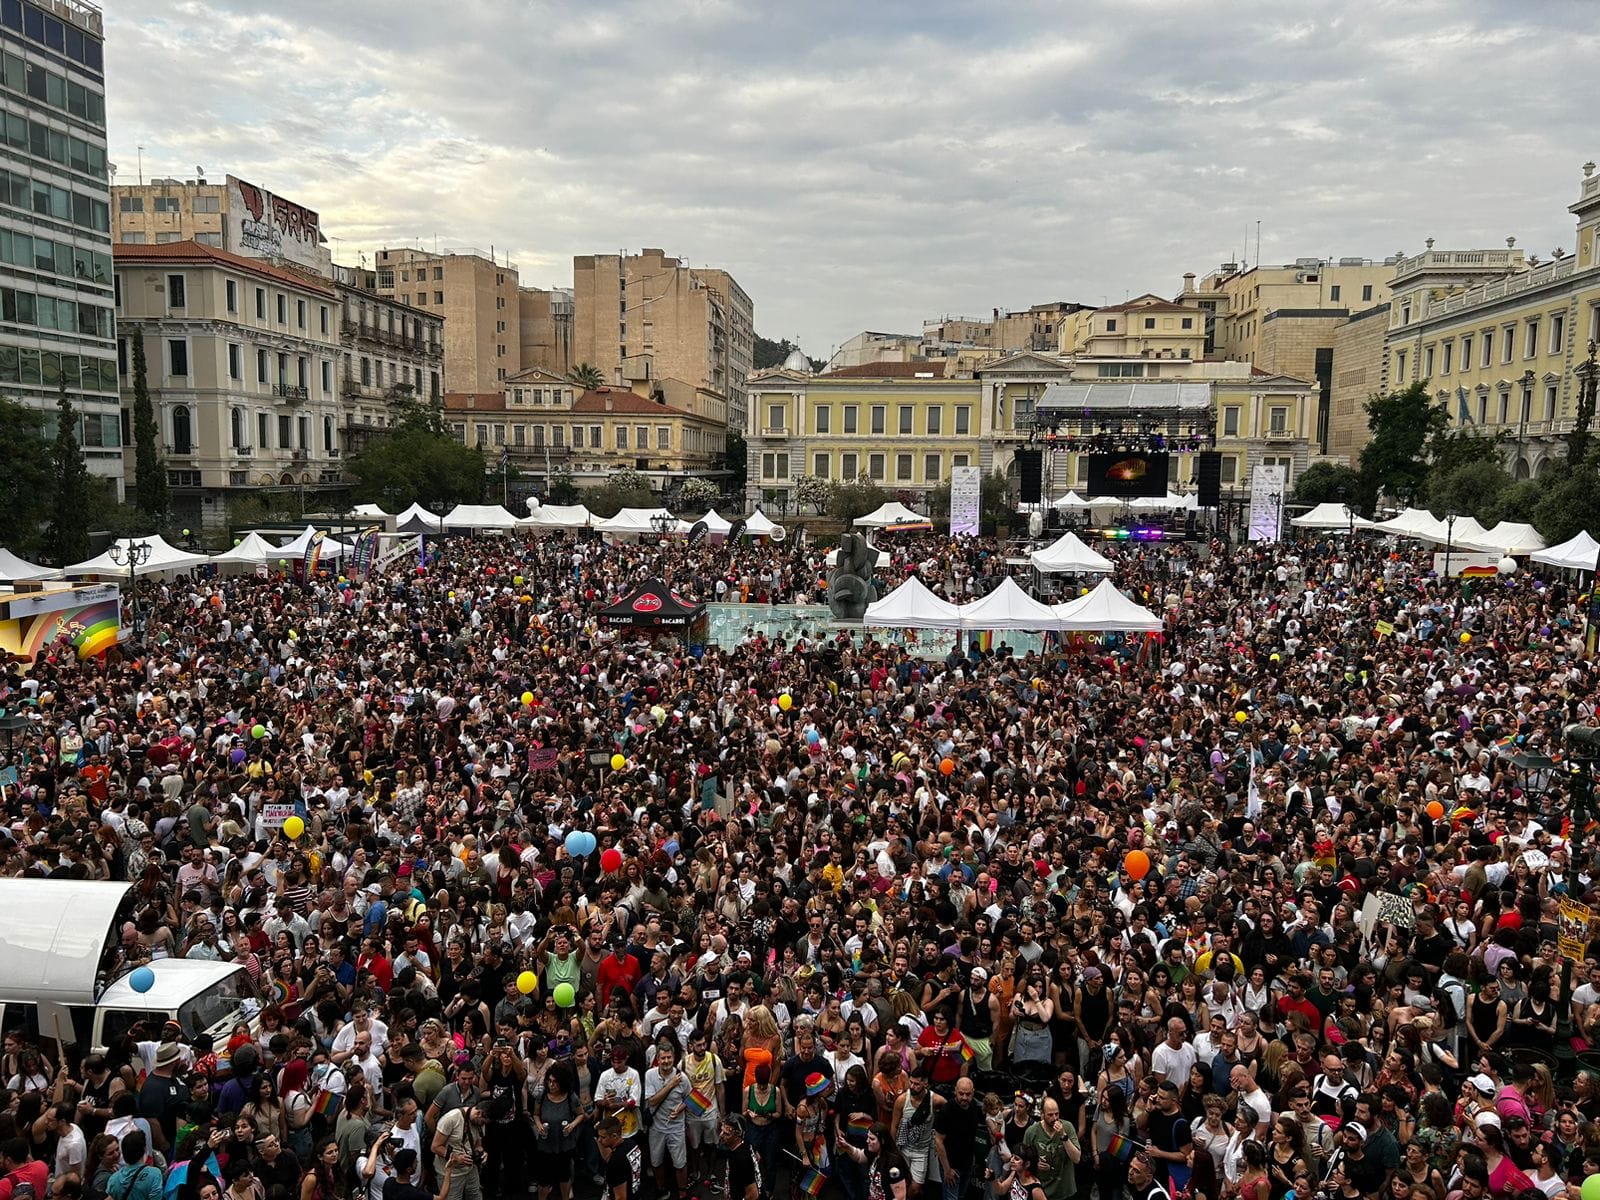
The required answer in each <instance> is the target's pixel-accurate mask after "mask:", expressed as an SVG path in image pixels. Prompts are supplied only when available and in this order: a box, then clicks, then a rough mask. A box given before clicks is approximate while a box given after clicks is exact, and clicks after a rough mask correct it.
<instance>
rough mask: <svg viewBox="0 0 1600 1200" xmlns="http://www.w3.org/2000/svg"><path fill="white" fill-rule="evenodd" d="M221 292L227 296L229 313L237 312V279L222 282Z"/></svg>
mask: <svg viewBox="0 0 1600 1200" xmlns="http://www.w3.org/2000/svg"><path fill="white" fill-rule="evenodd" d="M223 293H224V295H225V296H226V297H227V305H228V311H229V312H231V313H236V312H238V311H239V283H238V281H237V280H234V279H229V280H226V281H225V282H224V283H223Z"/></svg>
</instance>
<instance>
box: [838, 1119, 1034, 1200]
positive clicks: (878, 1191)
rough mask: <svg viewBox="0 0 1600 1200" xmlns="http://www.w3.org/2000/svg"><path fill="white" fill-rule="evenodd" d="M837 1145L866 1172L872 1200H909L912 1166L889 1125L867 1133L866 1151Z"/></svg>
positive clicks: (840, 1140) (842, 1141) (841, 1151)
mask: <svg viewBox="0 0 1600 1200" xmlns="http://www.w3.org/2000/svg"><path fill="white" fill-rule="evenodd" d="M834 1144H835V1146H836V1147H837V1148H838V1151H839V1153H840V1154H843V1155H847V1156H848V1157H849V1158H851V1159H852V1160H853V1161H855V1162H856V1163H858V1164H859V1165H861V1166H863V1167H865V1168H866V1175H867V1197H868V1200H906V1197H907V1194H908V1192H909V1190H910V1187H911V1165H910V1164H909V1163H907V1162H906V1157H905V1155H904V1154H902V1153H900V1147H899V1146H897V1145H895V1141H894V1138H893V1136H891V1135H890V1133H889V1127H888V1126H887V1125H883V1124H877V1125H874V1126H873V1127H872V1129H871V1130H870V1131H868V1133H867V1144H866V1145H865V1146H864V1147H856V1146H853V1145H851V1144H850V1143H849V1142H848V1141H846V1140H845V1139H843V1138H840V1139H839V1140H838V1141H837V1142H835V1143H834ZM1034 1200H1039V1198H1038V1197H1035V1198H1034Z"/></svg>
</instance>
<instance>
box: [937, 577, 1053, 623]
mask: <svg viewBox="0 0 1600 1200" xmlns="http://www.w3.org/2000/svg"><path fill="white" fill-rule="evenodd" d="M957 612H958V613H959V614H960V617H961V628H962V629H963V630H966V631H967V632H969V633H975V632H978V631H980V630H995V631H1001V630H1012V629H1020V630H1026V631H1027V632H1029V633H1045V632H1048V631H1050V630H1056V629H1060V628H1061V621H1060V618H1058V617H1057V616H1056V613H1055V610H1054V609H1052V608H1051V607H1050V606H1049V605H1048V604H1044V603H1041V602H1040V601H1038V600H1035V599H1034V598H1033V597H1032V596H1030V595H1028V593H1027V592H1025V591H1023V590H1022V589H1021V588H1020V587H1018V586H1017V581H1016V580H1015V579H1012V578H1010V577H1009V576H1008V577H1007V578H1005V579H1002V580H1001V581H1000V586H999V587H997V588H995V589H994V591H992V592H990V593H989V594H988V595H987V596H985V597H983V598H982V599H981V600H974V601H973V602H972V603H971V604H963V605H960V606H959V608H958V609H957Z"/></svg>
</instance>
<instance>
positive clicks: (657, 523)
mask: <svg viewBox="0 0 1600 1200" xmlns="http://www.w3.org/2000/svg"><path fill="white" fill-rule="evenodd" d="M677 523H678V519H677V518H676V517H674V516H673V515H672V514H671V513H669V512H658V513H655V514H653V515H652V516H651V518H650V528H652V529H654V530H655V531H656V537H657V539H658V540H659V541H660V542H661V544H662V545H663V546H664V545H666V544H667V534H669V533H671V532H672V530H673V527H674V526H676V525H677Z"/></svg>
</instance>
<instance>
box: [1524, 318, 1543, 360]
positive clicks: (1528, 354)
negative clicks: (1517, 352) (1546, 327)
mask: <svg viewBox="0 0 1600 1200" xmlns="http://www.w3.org/2000/svg"><path fill="white" fill-rule="evenodd" d="M1538 353H1539V318H1538V317H1529V318H1528V341H1527V344H1526V345H1525V346H1523V348H1522V357H1523V358H1532V357H1534V356H1535V355H1536V354H1538Z"/></svg>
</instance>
